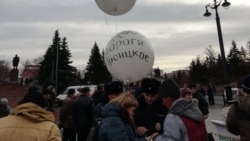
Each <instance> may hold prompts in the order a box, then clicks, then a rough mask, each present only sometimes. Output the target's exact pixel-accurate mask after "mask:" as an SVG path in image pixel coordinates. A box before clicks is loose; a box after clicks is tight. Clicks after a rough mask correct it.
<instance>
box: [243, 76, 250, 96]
mask: <svg viewBox="0 0 250 141" xmlns="http://www.w3.org/2000/svg"><path fill="white" fill-rule="evenodd" d="M242 87H243V91H244V92H245V93H247V94H250V74H249V75H247V76H246V77H245V78H244V80H243V84H242Z"/></svg>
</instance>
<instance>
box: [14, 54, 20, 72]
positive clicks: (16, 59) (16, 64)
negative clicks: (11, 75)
mask: <svg viewBox="0 0 250 141" xmlns="http://www.w3.org/2000/svg"><path fill="white" fill-rule="evenodd" d="M18 63H19V57H18V56H17V54H16V56H15V57H14V58H13V67H14V69H17V67H18Z"/></svg>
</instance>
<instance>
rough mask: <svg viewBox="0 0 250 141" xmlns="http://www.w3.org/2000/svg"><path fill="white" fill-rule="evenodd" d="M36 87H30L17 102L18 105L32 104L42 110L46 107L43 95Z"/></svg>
mask: <svg viewBox="0 0 250 141" xmlns="http://www.w3.org/2000/svg"><path fill="white" fill-rule="evenodd" d="M38 90H39V89H38V88H37V87H30V88H29V89H28V93H27V94H26V95H25V96H24V97H23V99H22V100H21V101H19V102H18V105H20V104H24V103H28V102H32V103H34V104H36V105H38V106H40V107H42V108H44V107H46V102H45V99H44V97H43V95H42V94H41V93H40V92H39V91H38Z"/></svg>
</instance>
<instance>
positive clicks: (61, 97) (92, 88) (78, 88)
mask: <svg viewBox="0 0 250 141" xmlns="http://www.w3.org/2000/svg"><path fill="white" fill-rule="evenodd" d="M84 87H89V88H90V95H93V94H94V93H95V91H96V89H97V86H96V85H81V86H69V87H67V88H66V89H65V90H64V92H63V93H61V94H59V95H58V96H57V97H56V99H55V103H56V104H58V105H59V106H61V105H62V103H63V101H64V100H65V99H66V97H67V93H68V91H69V90H70V89H73V90H75V96H78V95H80V94H81V89H82V88H84Z"/></svg>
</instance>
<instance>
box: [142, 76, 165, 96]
mask: <svg viewBox="0 0 250 141" xmlns="http://www.w3.org/2000/svg"><path fill="white" fill-rule="evenodd" d="M160 85H161V82H160V81H158V80H156V79H153V78H144V79H143V80H142V83H141V90H142V92H143V93H147V94H157V92H158V88H159V86H160Z"/></svg>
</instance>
